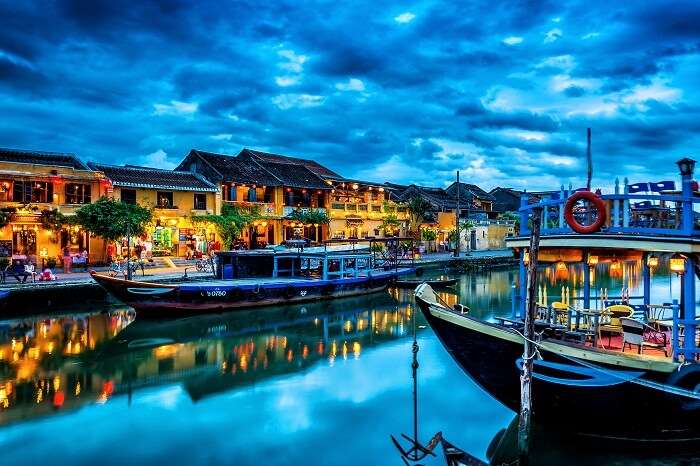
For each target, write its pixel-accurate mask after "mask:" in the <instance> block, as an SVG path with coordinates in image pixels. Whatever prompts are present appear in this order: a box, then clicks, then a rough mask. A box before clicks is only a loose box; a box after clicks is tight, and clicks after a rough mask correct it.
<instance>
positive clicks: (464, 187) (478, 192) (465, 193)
mask: <svg viewBox="0 0 700 466" xmlns="http://www.w3.org/2000/svg"><path fill="white" fill-rule="evenodd" d="M447 191H448V192H449V193H450V194H451V195H453V196H456V195H457V182H454V183H452V184H451V185H450V186H449V187H448V188H447ZM459 195H460V197H462V198H463V199H465V198H470V197H472V196H474V197H476V198H477V199H482V200H485V201H493V200H494V197H493V196H492V195H491V194H489V193H487V192H486V191H484V190H483V189H481V188H480V187H478V186H477V185H475V184H471V183H459Z"/></svg>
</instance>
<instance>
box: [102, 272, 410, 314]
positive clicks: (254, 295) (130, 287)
mask: <svg viewBox="0 0 700 466" xmlns="http://www.w3.org/2000/svg"><path fill="white" fill-rule="evenodd" d="M413 271H414V269H410V268H402V269H398V270H390V271H384V270H375V271H372V272H371V274H370V275H368V276H361V277H356V278H335V279H328V280H322V279H307V278H258V279H252V278H249V279H226V280H208V281H200V282H195V281H193V282H185V283H179V284H162V283H149V282H140V281H134V280H125V279H120V278H113V277H109V276H107V275H103V274H99V273H95V272H91V275H92V278H93V279H94V280H95V281H96V282H97V283H99V284H100V285H101V286H102V287H104V288H105V289H106V290H107V291H108V292H109V293H110V294H112V295H114V296H115V297H116V298H118V299H119V300H121V301H123V302H124V303H125V304H128V305H129V306H131V307H133V308H134V309H136V310H137V311H139V313H140V314H139V315H153V316H169V315H170V316H174V315H180V314H193V313H207V312H221V311H228V310H233V309H242V308H252V307H262V306H271V305H280V304H292V303H303V302H309V301H318V300H323V299H333V298H342V297H347V296H357V295H363V294H368V293H375V292H378V291H382V290H384V289H386V287H387V285H388V284H389V283H390V282H391V281H393V280H395V279H396V278H397V277H399V276H401V275H405V274H409V273H412V272H413Z"/></svg>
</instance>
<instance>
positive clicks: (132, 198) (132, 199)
mask: <svg viewBox="0 0 700 466" xmlns="http://www.w3.org/2000/svg"><path fill="white" fill-rule="evenodd" d="M122 202H123V203H124V204H132V205H133V204H136V190H135V189H123V188H122Z"/></svg>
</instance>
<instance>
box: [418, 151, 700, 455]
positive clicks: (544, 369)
mask: <svg viewBox="0 0 700 466" xmlns="http://www.w3.org/2000/svg"><path fill="white" fill-rule="evenodd" d="M678 165H679V167H680V169H681V177H682V179H681V184H682V190H681V191H680V192H679V191H673V190H674V189H675V187H674V186H675V183H674V182H673V181H661V182H654V183H650V182H647V183H636V184H629V183H628V182H627V181H626V180H625V186H624V187H621V186H619V184H616V186H615V191H614V193H612V194H600V192H598V193H597V194H594V193H593V192H592V191H588V190H585V189H583V190H578V191H573V190H571V189H570V190H569V191H565V190H564V188H563V187H562V189H561V190H560V191H555V192H552V193H551V194H550V195H549V196H547V197H545V198H542V199H537V202H536V203H533V204H531V203H530V200H531V197H530V196H529V195H528V194H527V193H525V194H524V195H523V196H522V204H521V208H520V225H521V231H520V235H519V236H516V237H512V238H508V239H507V240H506V243H507V245H508V246H510V247H512V248H514V249H516V250H518V252H519V255H520V270H519V273H518V280H517V282H518V284H519V286H518V287H516V286H515V285H514V286H513V288H512V289H513V306H512V309H511V315H510V316H509V317H506V316H501V317H497V318H495V319H492V320H490V321H487V320H484V319H480V318H477V317H475V315H473V314H471V313H470V311H469V308H468V307H467V306H464V305H457V306H449V305H447V304H446V303H445V302H444V301H443V300H442V299H441V298H440V296H439V295H438V294H437V293H436V292H435V291H434V290H433V289H432V288H431V287H430V285H427V284H423V285H420V286H419V287H418V288H417V289H416V291H415V297H416V302H417V304H418V306H419V307H420V308H421V311H422V312H423V314H424V315H425V317H426V319H427V320H428V322H429V323H430V325H431V327H432V328H433V329H434V331H435V333H436V334H437V335H438V337H439V339H440V340H441V342H442V344H443V345H444V346H445V348H446V349H447V350H448V351H449V353H450V354H451V355H452V357H453V358H454V359H455V361H456V362H457V363H458V364H459V365H460V366H461V367H462V369H463V370H464V371H465V372H466V373H467V374H468V375H469V376H470V377H471V378H472V379H473V380H474V381H475V382H476V383H478V384H479V385H480V386H481V387H482V388H483V389H484V390H485V391H487V392H488V393H490V394H491V395H492V396H493V397H494V398H496V399H497V400H499V401H500V402H501V403H503V404H504V405H505V406H507V407H509V408H510V409H512V410H513V411H516V412H518V410H519V407H520V399H521V394H520V376H521V368H522V365H523V359H522V358H523V352H524V343H525V339H524V319H525V312H526V309H527V307H528V306H527V305H526V304H527V302H528V299H530V300H532V301H536V306H535V308H536V313H535V315H534V316H532V317H531V318H533V319H534V324H535V328H536V335H537V337H536V339H535V340H533V341H532V344H533V345H534V346H535V347H536V349H537V358H536V359H535V360H534V369H533V381H532V414H533V420H534V421H535V422H537V423H540V424H541V425H543V426H546V427H548V428H549V427H554V428H555V429H561V430H562V431H567V432H574V433H577V434H585V435H590V436H598V437H605V438H609V439H616V440H622V439H625V440H631V441H638V442H675V443H678V442H692V443H693V444H695V443H697V442H698V441H700V364H699V363H698V355H699V354H700V347H699V346H698V337H697V336H698V333H697V330H698V327H699V326H700V320H699V319H698V315H697V303H696V294H695V293H696V292H695V290H696V273H695V272H696V271H697V269H698V263H699V262H700V257H699V256H700V247H699V245H700V229H699V228H698V226H697V225H696V217H697V214H696V212H695V208H694V206H695V205H697V204H698V203H700V196H698V195H697V194H696V193H695V192H694V189H693V186H694V182H693V181H692V174H693V166H694V161H692V160H689V159H683V160H680V161H679V162H678ZM645 186H646V188H645ZM651 187H653V188H654V189H651ZM662 187H663V190H669V191H668V192H666V191H663V190H662ZM621 188H622V189H621ZM621 191H622V192H621ZM635 191H636V192H639V191H651V194H632V193H634V192H635ZM581 200H587V201H589V204H588V205H586V204H584V205H581V204H580V203H579V202H580V201H581ZM535 207H538V208H541V209H542V211H543V213H544V215H545V218H543V219H542V222H541V224H542V227H541V236H540V239H539V248H538V249H539V252H538V255H537V261H538V262H539V263H540V264H541V263H545V264H547V263H549V264H552V265H553V266H554V267H553V268H554V269H555V272H554V273H553V274H551V275H550V276H549V277H550V278H553V279H555V282H556V280H559V279H560V278H559V274H560V273H561V274H562V276H567V275H568V273H569V266H570V265H572V267H574V270H576V272H575V274H576V276H575V278H574V280H575V281H574V284H576V283H577V284H578V286H577V288H579V290H578V291H579V292H578V293H576V292H574V293H571V294H570V292H569V289H568V287H564V286H562V293H561V295H560V296H556V297H555V296H551V294H550V298H554V299H555V300H554V302H552V303H551V304H550V303H549V302H548V297H547V289H546V286H547V283H544V284H543V286H542V287H541V289H542V294H541V295H540V294H538V295H537V296H530V297H527V296H526V289H527V288H528V287H527V278H526V273H525V270H526V267H527V266H528V264H529V262H528V261H530V260H532V259H533V258H531V257H530V251H529V250H528V249H527V248H528V246H529V245H530V242H531V239H530V238H529V225H530V224H532V222H533V219H532V218H531V213H532V211H533V209H534V208H535ZM557 220H558V221H557ZM625 262H626V263H628V264H630V265H629V266H631V267H638V268H639V269H640V270H641V275H642V281H641V283H640V285H641V286H640V289H641V295H639V296H631V295H630V293H629V289H627V290H626V289H625V286H627V287H629V286H630V285H629V284H628V283H629V282H625V281H624V280H622V289H621V292H620V294H619V295H618V296H610V295H609V294H608V292H607V291H606V290H596V289H595V288H594V287H593V282H594V281H595V280H597V279H599V278H598V277H600V274H601V273H602V272H608V273H609V275H610V276H613V275H615V276H617V277H619V278H622V277H623V276H624V275H623V270H624V267H625V265H624V263H625ZM573 264H575V265H573ZM661 264H663V266H664V267H668V270H670V272H671V277H670V279H671V280H673V281H676V280H677V282H679V285H680V286H679V287H678V288H679V289H680V293H678V292H676V291H673V290H669V292H668V294H664V295H663V296H655V294H654V293H656V294H658V293H659V290H658V289H654V287H652V284H651V276H652V274H653V273H654V271H655V270H656V269H657V268H659V267H660V266H661ZM676 276H677V278H676ZM518 288H519V292H518ZM533 288H534V289H537V283H536V284H535V286H533ZM678 288H677V289H678ZM596 291H600V292H599V293H598V296H597V297H594V296H593V294H594V293H593V292H596ZM676 293H677V294H676ZM678 298H680V299H678ZM464 304H467V305H468V304H469V303H464ZM494 320H495V322H494ZM688 336H692V337H688Z"/></svg>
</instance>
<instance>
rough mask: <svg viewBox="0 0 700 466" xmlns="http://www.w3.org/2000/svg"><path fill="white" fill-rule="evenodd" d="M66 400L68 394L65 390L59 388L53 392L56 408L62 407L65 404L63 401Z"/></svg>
mask: <svg viewBox="0 0 700 466" xmlns="http://www.w3.org/2000/svg"><path fill="white" fill-rule="evenodd" d="M65 400H66V395H65V393H63V390H58V391H57V392H56V393H54V394H53V406H54V408H60V407H61V406H63V402H64V401H65Z"/></svg>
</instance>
